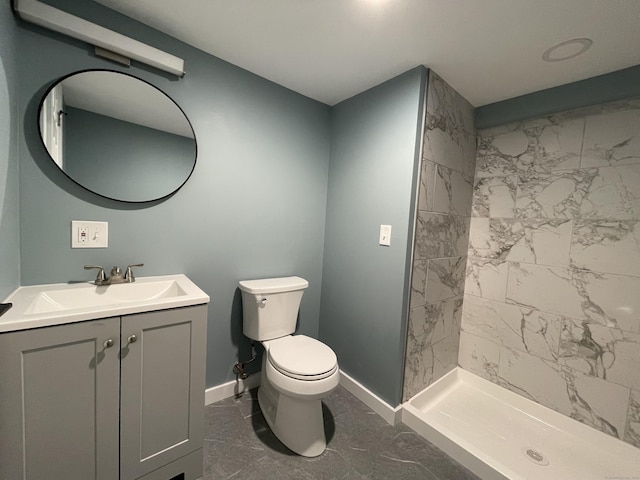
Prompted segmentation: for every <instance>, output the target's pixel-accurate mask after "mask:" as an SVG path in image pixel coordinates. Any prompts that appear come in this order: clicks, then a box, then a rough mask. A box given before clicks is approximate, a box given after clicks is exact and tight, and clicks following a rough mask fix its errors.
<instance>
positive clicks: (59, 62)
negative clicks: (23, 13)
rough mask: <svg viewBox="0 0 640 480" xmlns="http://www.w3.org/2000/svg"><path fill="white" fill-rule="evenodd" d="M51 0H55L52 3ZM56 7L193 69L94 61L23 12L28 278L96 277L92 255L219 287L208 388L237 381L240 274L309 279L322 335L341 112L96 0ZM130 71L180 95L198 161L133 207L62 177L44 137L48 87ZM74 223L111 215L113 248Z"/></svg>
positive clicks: (309, 328)
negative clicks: (73, 242) (178, 182)
mask: <svg viewBox="0 0 640 480" xmlns="http://www.w3.org/2000/svg"><path fill="white" fill-rule="evenodd" d="M51 3H54V2H51ZM55 4H56V5H57V6H59V8H63V7H64V8H65V9H67V10H68V11H70V12H71V13H74V14H76V15H78V16H81V17H83V18H85V19H87V20H90V21H93V22H96V23H99V24H101V25H103V26H106V27H108V28H112V29H114V30H117V31H119V32H121V33H124V34H126V35H129V36H131V37H132V38H135V39H137V40H140V41H143V42H146V43H149V44H151V45H153V46H155V47H157V48H160V49H164V50H166V51H168V52H169V53H172V54H174V55H178V56H181V57H183V58H184V59H185V62H186V71H187V74H186V76H185V77H184V78H183V79H177V78H176V77H174V76H172V75H168V74H163V73H161V72H159V71H157V70H155V69H152V68H150V67H149V68H147V67H143V66H139V65H134V66H133V67H132V68H131V69H129V70H125V69H123V68H121V67H119V66H117V65H112V64H110V63H108V62H106V61H105V60H102V59H99V58H95V57H94V56H93V54H92V52H91V50H92V49H91V47H90V46H88V45H86V44H83V43H80V42H77V41H75V40H71V39H68V38H66V37H63V36H60V35H57V34H54V33H48V32H46V31H45V30H43V29H40V28H38V27H35V26H31V25H28V24H25V23H22V22H20V23H19V28H18V29H17V31H16V34H17V39H16V45H17V49H18V52H17V53H18V56H17V58H18V59H19V65H18V73H19V89H18V92H17V93H18V97H19V112H18V121H17V123H18V124H19V126H20V129H21V133H20V145H19V147H20V208H21V213H20V215H21V234H22V237H21V265H22V283H23V284H24V285H30V284H38V283H48V282H67V281H71V280H90V279H92V278H93V274H92V273H90V272H85V271H83V269H82V266H83V265H84V264H87V263H94V264H96V263H97V264H101V265H105V266H112V265H120V266H126V265H127V263H134V262H144V263H145V267H144V268H141V269H139V270H138V275H140V276H147V275H162V274H171V273H185V274H186V275H188V276H189V277H190V278H191V279H192V280H194V281H195V282H196V283H197V284H198V285H199V286H200V287H201V288H202V289H203V290H204V291H205V292H207V293H208V294H209V295H210V296H211V304H210V306H209V323H208V326H209V329H208V359H207V384H208V385H209V386H211V385H218V384H221V383H223V382H225V381H228V380H231V379H233V378H234V376H233V374H232V366H233V364H234V363H235V362H236V361H237V358H238V355H240V356H246V355H247V353H248V352H247V350H248V342H247V340H246V339H245V338H244V337H243V335H242V329H241V320H242V317H241V303H240V296H239V293H238V291H237V289H236V286H237V282H238V280H242V279H251V278H259V277H267V276H282V275H292V274H295V275H300V276H302V277H304V278H306V279H308V280H309V282H310V287H309V289H308V290H307V291H306V292H305V295H304V298H303V300H302V306H301V312H300V325H299V331H300V332H301V333H305V334H307V335H311V336H317V333H318V319H319V308H320V284H321V279H322V258H323V242H324V230H325V228H324V227H325V206H326V199H327V176H328V168H329V153H330V145H329V139H330V131H329V121H330V117H329V114H330V109H329V107H328V106H326V105H323V104H320V103H318V102H316V101H313V100H310V99H308V98H306V97H303V96H301V95H299V94H296V93H294V92H291V91H289V90H287V89H285V88H283V87H281V86H278V85H275V84H273V83H271V82H268V81H266V80H264V79H262V78H260V77H257V76H256V75H253V74H251V73H248V72H247V71H245V70H242V69H240V68H238V67H235V66H233V65H230V64H229V63H226V62H224V61H222V60H219V59H217V58H214V57H212V56H210V55H207V54H205V53H203V52H202V51H200V50H197V49H195V48H193V47H190V46H187V45H185V44H183V43H180V42H178V41H176V40H175V39H172V38H170V37H168V36H166V35H163V34H161V33H159V32H157V31H155V30H153V29H150V28H148V27H146V26H144V25H141V24H139V23H137V22H135V21H133V20H131V19H129V18H127V17H124V16H121V15H119V14H117V13H115V12H113V11H111V10H109V9H106V8H104V7H102V6H100V5H98V4H96V3H94V2H72V1H66V2H62V1H60V2H55ZM110 67H113V69H115V70H121V71H127V72H129V73H131V74H133V75H135V76H138V77H140V78H142V79H144V80H146V81H148V82H150V83H152V84H153V85H155V86H157V87H158V88H160V89H161V90H163V91H164V92H166V93H167V94H168V95H169V96H171V97H172V98H173V99H174V100H175V101H176V102H177V103H178V104H179V105H180V106H181V107H182V108H183V109H184V111H185V113H186V114H187V116H188V117H189V119H190V120H191V122H192V125H193V128H194V130H195V134H196V138H197V139H198V163H197V166H196V169H195V172H194V174H193V176H192V177H191V179H190V180H189V181H188V182H187V183H186V185H185V186H184V187H183V188H182V189H181V190H180V191H178V192H177V194H175V195H174V196H172V197H170V198H169V199H167V200H166V201H163V202H160V203H156V204H151V205H146V206H140V205H137V206H129V205H126V204H121V203H118V202H114V201H110V200H106V199H102V198H100V197H97V196H95V195H92V194H90V193H88V192H86V191H84V190H83V189H81V188H80V187H78V186H77V185H75V184H74V183H73V182H71V181H70V180H69V179H68V178H67V177H65V176H64V174H63V173H62V172H60V171H59V170H58V168H57V167H56V166H55V165H54V164H53V162H51V160H50V159H49V158H48V156H47V154H46V152H45V151H44V147H43V146H42V144H41V142H40V140H39V139H38V130H37V120H36V119H37V109H38V104H39V102H40V99H41V96H42V95H43V94H44V92H45V91H46V89H47V87H48V86H50V85H51V83H52V82H54V81H55V80H56V79H58V78H59V77H61V76H63V75H66V74H68V73H70V72H73V71H77V70H81V69H88V68H110ZM71 220H105V221H108V222H109V248H108V249H102V250H100V249H92V250H72V249H71V248H70V221H71Z"/></svg>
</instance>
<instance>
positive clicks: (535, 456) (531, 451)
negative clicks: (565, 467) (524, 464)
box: [522, 447, 549, 466]
mask: <svg viewBox="0 0 640 480" xmlns="http://www.w3.org/2000/svg"><path fill="white" fill-rule="evenodd" d="M522 453H523V455H524V456H525V457H527V458H528V459H529V460H531V461H532V462H533V463H535V464H536V465H541V466H545V465H549V460H547V457H545V456H544V455H543V454H542V453H540V452H539V451H538V450H536V449H535V448H531V447H525V448H523V449H522Z"/></svg>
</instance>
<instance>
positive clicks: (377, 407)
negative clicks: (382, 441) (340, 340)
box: [340, 370, 402, 425]
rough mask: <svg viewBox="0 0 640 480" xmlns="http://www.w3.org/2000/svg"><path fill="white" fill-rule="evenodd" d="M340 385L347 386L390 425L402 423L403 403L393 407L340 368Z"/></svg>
mask: <svg viewBox="0 0 640 480" xmlns="http://www.w3.org/2000/svg"><path fill="white" fill-rule="evenodd" d="M340 385H342V386H343V387H344V388H346V389H347V390H348V391H349V392H350V393H351V394H352V395H353V396H354V397H356V398H357V399H358V400H360V401H361V402H362V403H364V404H365V405H366V406H367V407H369V408H370V409H371V410H373V411H374V412H376V413H377V414H378V415H380V416H381V417H382V418H383V419H384V420H385V421H386V422H387V423H389V424H390V425H396V424H398V423H400V417H401V415H402V406H401V405H398V406H397V407H395V408H394V407H392V406H391V405H389V404H388V403H387V402H385V401H384V400H382V399H381V398H380V397H378V396H377V395H376V394H375V393H373V392H372V391H371V390H369V389H368V388H367V387H365V386H364V385H362V384H361V383H359V382H357V381H356V380H354V379H353V378H351V377H350V376H349V375H347V374H346V373H344V372H343V371H342V370H340Z"/></svg>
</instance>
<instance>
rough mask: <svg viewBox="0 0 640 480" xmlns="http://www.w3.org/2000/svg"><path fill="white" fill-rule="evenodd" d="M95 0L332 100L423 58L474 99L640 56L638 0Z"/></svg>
mask: <svg viewBox="0 0 640 480" xmlns="http://www.w3.org/2000/svg"><path fill="white" fill-rule="evenodd" d="M96 1H98V2H99V3H101V4H103V5H106V6H108V7H110V8H113V9H115V10H118V11H120V12H122V13H124V14H126V15H128V16H130V17H133V18H135V19H137V20H139V21H141V22H143V23H145V24H147V25H150V26H152V27H155V28H156V29H158V30H161V31H163V32H166V33H168V34H169V35H172V36H173V37H176V38H178V39H180V40H182V41H184V42H186V43H189V44H191V45H193V46H195V47H197V48H199V49H201V50H204V51H206V52H209V53H211V54H213V55H215V56H217V57H219V58H222V59H224V60H226V61H228V62H230V63H233V64H235V65H238V66H240V67H242V68H245V69H246V70H249V71H251V72H253V73H255V74H257V75H260V76H262V77H264V78H267V79H269V80H272V81H274V82H276V83H278V84H280V85H283V86H285V87H288V88H290V89H291V90H294V91H296V92H299V93H301V94H303V95H306V96H309V97H311V98H314V99H316V100H319V101H321V102H324V103H326V104H328V105H334V104H336V103H338V102H340V101H342V100H344V99H346V98H349V97H351V96H353V95H355V94H357V93H360V92H362V91H363V90H366V89H367V88H370V87H372V86H374V85H377V84H379V83H381V82H383V81H385V80H387V79H389V78H392V77H394V76H396V75H398V74H400V73H402V72H404V71H406V70H408V69H410V68H412V67H415V66H417V65H421V64H422V65H426V66H428V67H431V68H432V69H434V70H435V71H436V72H437V73H438V74H439V75H440V76H441V77H443V78H444V79H445V80H446V81H447V82H448V83H450V84H451V85H452V86H453V87H454V88H455V89H456V90H458V91H459V92H460V93H461V94H462V95H463V96H464V97H466V98H467V99H468V100H469V101H470V102H471V103H472V104H473V105H474V106H481V105H485V104H488V103H493V102H496V101H500V100H504V99H507V98H512V97H515V96H518V95H523V94H525V93H530V92H534V91H537V90H542V89H545V88H549V87H553V86H557V85H563V84H565V83H570V82H574V81H577V80H582V79H585V78H589V77H593V76H597V75H601V74H604V73H608V72H612V71H615V70H620V69H623V68H626V67H630V66H633V65H638V64H640V0H181V1H175V0H136V1H135V2H132V1H130V0H96ZM577 37H587V38H591V39H592V40H593V42H594V43H593V46H592V47H591V49H589V50H588V51H587V52H586V53H585V54H583V55H581V56H579V57H576V58H573V59H570V60H567V61H564V62H553V63H548V62H544V61H543V60H542V58H541V56H542V53H543V52H544V51H545V50H546V49H547V48H549V47H551V46H553V45H555V44H558V43H560V42H563V41H566V40H569V39H571V38H577ZM169 53H171V52H169ZM185 68H186V71H187V75H188V74H189V65H188V64H187V65H186V67H185Z"/></svg>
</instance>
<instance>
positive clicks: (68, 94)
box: [39, 70, 196, 202]
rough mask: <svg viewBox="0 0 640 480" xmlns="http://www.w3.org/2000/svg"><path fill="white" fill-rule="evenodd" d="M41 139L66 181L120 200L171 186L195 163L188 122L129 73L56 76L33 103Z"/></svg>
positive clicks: (141, 198)
mask: <svg viewBox="0 0 640 480" xmlns="http://www.w3.org/2000/svg"><path fill="white" fill-rule="evenodd" d="M39 116H40V118H39V126H40V136H41V138H42V141H43V143H44V145H45V147H46V149H47V152H49V155H50V156H51V159H52V160H53V161H54V162H55V163H56V165H57V166H58V167H59V168H60V169H61V170H62V171H63V172H64V173H65V174H66V175H67V176H68V177H69V178H71V179H72V180H73V181H75V182H76V183H78V184H79V185H81V186H82V187H84V188H86V189H87V190H90V191H92V192H94V193H97V194H98V195H101V196H103V197H107V198H111V199H114V200H120V201H125V202H148V201H152V200H157V199H160V198H163V197H166V196H167V195H170V194H172V193H173V192H175V191H176V190H178V189H179V188H180V187H181V186H182V185H183V184H184V183H185V182H186V181H187V179H188V178H189V176H190V175H191V172H192V171H193V169H194V167H195V162H196V141H195V136H194V134H193V129H192V128H191V124H190V123H189V120H188V119H187V117H186V116H185V114H184V112H183V111H182V110H181V109H180V107H179V106H178V105H177V104H176V103H175V102H174V101H173V100H172V99H171V98H170V97H168V96H167V95H166V94H165V93H164V92H162V91H161V90H159V89H158V88H156V87H154V86H153V85H151V84H149V83H147V82H145V81H142V80H140V79H138V78H135V77H132V76H131V75H127V74H123V73H118V72H113V71H107V70H89V71H84V72H79V73H75V74H72V75H69V76H67V77H64V78H62V79H61V80H60V81H58V82H57V83H56V84H55V85H54V86H53V87H51V89H49V91H48V92H47V93H46V94H45V97H44V98H43V100H42V102H41V104H40V114H39Z"/></svg>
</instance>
